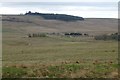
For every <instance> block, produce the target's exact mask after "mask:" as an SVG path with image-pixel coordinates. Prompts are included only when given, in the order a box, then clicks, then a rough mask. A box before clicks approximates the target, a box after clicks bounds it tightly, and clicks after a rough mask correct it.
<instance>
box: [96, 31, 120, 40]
mask: <svg viewBox="0 0 120 80" xmlns="http://www.w3.org/2000/svg"><path fill="white" fill-rule="evenodd" d="M94 38H95V40H117V41H120V35H119V34H118V33H113V34H111V35H99V36H95V37H94Z"/></svg>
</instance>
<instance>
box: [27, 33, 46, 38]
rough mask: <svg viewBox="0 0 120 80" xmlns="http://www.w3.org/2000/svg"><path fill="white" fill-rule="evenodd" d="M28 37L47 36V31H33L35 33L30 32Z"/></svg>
mask: <svg viewBox="0 0 120 80" xmlns="http://www.w3.org/2000/svg"><path fill="white" fill-rule="evenodd" d="M28 37H47V35H46V34H45V33H33V34H28Z"/></svg>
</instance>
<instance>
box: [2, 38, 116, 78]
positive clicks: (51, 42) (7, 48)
mask: <svg viewBox="0 0 120 80" xmlns="http://www.w3.org/2000/svg"><path fill="white" fill-rule="evenodd" d="M3 39H4V41H3V76H4V77H12V76H13V77H109V76H110V75H111V74H110V73H112V72H114V71H115V72H117V71H116V69H117V67H116V66H117V64H116V63H117V54H118V45H117V41H95V40H91V41H88V40H86V41H85V40H83V41H79V40H77V41H74V42H73V41H72V40H71V39H69V38H67V40H66V39H65V40H64V38H62V39H59V38H58V39H55V38H51V37H41V38H23V37H19V36H12V37H9V38H7V37H5V36H4V37H3ZM76 62H78V63H79V64H77V63H76ZM96 62H98V63H99V64H96ZM103 63H107V64H103ZM108 63H110V64H111V63H112V64H111V65H110V64H108ZM21 64H23V65H32V66H33V67H30V66H26V68H25V67H22V66H18V67H14V66H12V67H11V65H15V66H16V65H21ZM36 64H40V65H42V67H40V66H38V65H36ZM43 65H45V66H43ZM6 66H8V67H6ZM79 74H80V75H79ZM14 75H15V76H14ZM116 75H117V74H115V75H112V77H115V76H116Z"/></svg>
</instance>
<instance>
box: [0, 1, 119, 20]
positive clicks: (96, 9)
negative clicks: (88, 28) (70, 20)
mask: <svg viewBox="0 0 120 80" xmlns="http://www.w3.org/2000/svg"><path fill="white" fill-rule="evenodd" d="M17 1H18V2H16V1H15V0H12V2H8V1H7V0H1V4H0V14H20V13H23V14H24V13H26V12H28V11H32V12H40V13H57V14H68V15H75V16H81V17H84V18H91V17H92V18H117V17H118V1H119V0H29V2H28V1H27V0H17Z"/></svg>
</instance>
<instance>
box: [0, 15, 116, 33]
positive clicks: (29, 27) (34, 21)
mask: <svg viewBox="0 0 120 80" xmlns="http://www.w3.org/2000/svg"><path fill="white" fill-rule="evenodd" d="M2 23H3V32H11V33H14V32H16V33H22V34H23V33H25V34H26V33H34V32H87V33H92V34H96V33H98V34H101V33H102V34H104V33H111V32H117V30H118V20H117V19H107V18H106V19H102V18H101V19H100V18H85V19H84V21H74V22H65V21H59V20H46V19H43V18H42V17H40V16H31V15H3V16H2Z"/></svg>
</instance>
